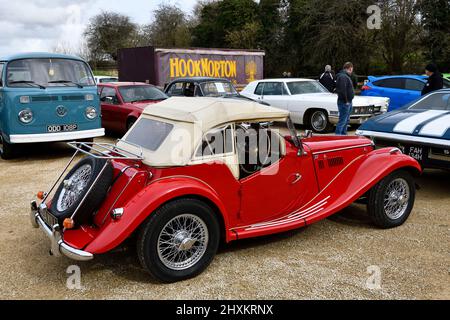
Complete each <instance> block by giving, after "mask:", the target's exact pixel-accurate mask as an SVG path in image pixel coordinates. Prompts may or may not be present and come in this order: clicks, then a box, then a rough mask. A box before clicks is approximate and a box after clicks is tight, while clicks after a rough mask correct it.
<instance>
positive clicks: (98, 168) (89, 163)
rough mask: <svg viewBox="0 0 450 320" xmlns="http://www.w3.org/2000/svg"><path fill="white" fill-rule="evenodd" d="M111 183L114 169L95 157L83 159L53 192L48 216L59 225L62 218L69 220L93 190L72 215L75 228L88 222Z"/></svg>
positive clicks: (61, 222)
mask: <svg viewBox="0 0 450 320" xmlns="http://www.w3.org/2000/svg"><path fill="white" fill-rule="evenodd" d="M100 174H101V175H100ZM99 175H100V176H99ZM97 177H98V179H97ZM96 180H97V181H96ZM112 181H113V167H112V165H111V163H109V162H107V160H105V159H97V158H94V157H86V158H84V159H82V160H81V161H80V162H78V163H77V164H76V165H75V166H74V167H73V169H72V170H70V172H69V173H68V174H67V176H66V177H65V178H64V180H63V182H62V183H61V185H60V186H59V188H58V189H57V190H56V193H55V196H54V197H53V200H52V203H51V207H50V211H51V213H52V214H53V215H54V216H55V217H56V218H57V219H58V222H59V224H60V225H62V224H63V221H64V219H66V218H70V217H72V215H73V214H74V213H75V210H76V209H77V208H78V206H79V205H80V203H81V202H82V201H83V199H84V197H85V196H86V194H87V193H88V191H89V189H90V188H91V187H92V189H91V191H90V192H89V194H88V195H87V197H86V199H85V200H84V202H83V203H82V205H81V207H80V208H79V210H78V211H77V214H76V216H74V221H75V223H76V224H77V225H80V224H84V223H89V222H90V221H92V217H93V214H94V213H95V212H96V211H97V210H98V209H99V208H100V206H101V204H102V203H103V200H104V199H105V197H106V194H107V193H108V190H109V187H110V186H111V184H112ZM94 182H95V185H93V184H94Z"/></svg>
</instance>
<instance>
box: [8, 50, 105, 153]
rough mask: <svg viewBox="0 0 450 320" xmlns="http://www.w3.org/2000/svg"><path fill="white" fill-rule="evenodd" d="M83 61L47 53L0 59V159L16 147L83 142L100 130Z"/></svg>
mask: <svg viewBox="0 0 450 320" xmlns="http://www.w3.org/2000/svg"><path fill="white" fill-rule="evenodd" d="M100 117H101V111H100V102H99V97H98V93H97V87H96V83H95V80H94V77H93V74H92V71H91V69H90V67H89V65H88V64H87V63H86V62H85V61H83V60H82V59H80V58H77V57H73V56H68V55H61V54H49V53H27V54H18V55H14V56H11V57H7V58H4V59H1V58H0V137H1V141H0V148H1V155H2V158H3V159H10V158H12V157H13V156H14V154H15V152H14V151H15V149H16V148H17V145H20V144H27V143H38V142H53V141H74V140H77V141H80V140H82V141H86V140H87V141H89V140H92V139H93V138H95V137H100V136H103V135H104V134H105V131H104V129H102V128H101V119H100Z"/></svg>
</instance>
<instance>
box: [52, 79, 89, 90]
mask: <svg viewBox="0 0 450 320" xmlns="http://www.w3.org/2000/svg"><path fill="white" fill-rule="evenodd" d="M48 83H63V84H64V83H66V84H67V83H70V84H74V85H76V86H77V87H78V88H80V89H83V88H84V87H83V86H82V85H81V84H79V83H77V82H73V81H70V80H55V81H49V82H48Z"/></svg>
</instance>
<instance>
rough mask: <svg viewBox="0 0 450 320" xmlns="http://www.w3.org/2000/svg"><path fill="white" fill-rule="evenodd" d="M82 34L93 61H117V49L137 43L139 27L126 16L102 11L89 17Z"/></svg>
mask: <svg viewBox="0 0 450 320" xmlns="http://www.w3.org/2000/svg"><path fill="white" fill-rule="evenodd" d="M84 35H85V37H86V42H87V46H88V48H89V51H90V52H91V54H92V58H93V59H94V60H95V61H98V60H108V59H112V60H114V61H117V50H118V49H121V48H125V47H131V46H134V45H136V43H138V41H139V28H138V26H137V25H136V24H135V23H133V22H131V19H130V18H129V17H128V16H125V15H122V14H118V13H114V12H102V13H100V14H98V15H96V16H95V17H93V18H92V19H91V21H90V23H89V25H88V26H87V28H86V30H85V33H84Z"/></svg>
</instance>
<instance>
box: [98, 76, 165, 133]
mask: <svg viewBox="0 0 450 320" xmlns="http://www.w3.org/2000/svg"><path fill="white" fill-rule="evenodd" d="M98 91H99V94H100V103H101V110H102V126H103V127H104V128H105V129H106V130H108V131H113V132H117V133H121V134H123V133H125V132H127V131H128V129H130V128H131V127H132V126H133V124H134V123H135V122H136V120H137V119H138V118H139V117H140V116H141V113H142V111H143V110H144V109H145V108H146V107H148V105H149V104H153V103H158V102H161V101H163V100H165V99H167V98H168V97H167V96H166V94H165V93H164V92H162V91H161V90H159V89H158V88H156V87H155V86H152V85H149V84H145V83H135V82H115V83H102V84H99V85H98Z"/></svg>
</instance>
